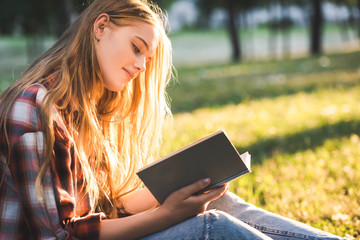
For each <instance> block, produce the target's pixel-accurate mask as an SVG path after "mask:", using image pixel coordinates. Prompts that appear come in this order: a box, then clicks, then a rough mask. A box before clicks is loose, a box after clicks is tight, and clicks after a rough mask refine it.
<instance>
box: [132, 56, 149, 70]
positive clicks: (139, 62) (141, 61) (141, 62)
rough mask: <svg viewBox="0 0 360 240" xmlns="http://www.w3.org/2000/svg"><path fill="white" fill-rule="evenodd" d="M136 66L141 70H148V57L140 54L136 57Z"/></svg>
mask: <svg viewBox="0 0 360 240" xmlns="http://www.w3.org/2000/svg"><path fill="white" fill-rule="evenodd" d="M134 66H135V68H136V69H137V70H139V72H144V71H145V70H146V58H145V57H144V56H139V57H138V58H137V59H136V61H135V63H134Z"/></svg>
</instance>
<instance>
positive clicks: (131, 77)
mask: <svg viewBox="0 0 360 240" xmlns="http://www.w3.org/2000/svg"><path fill="white" fill-rule="evenodd" d="M123 69H124V71H125V72H126V73H127V74H128V75H129V78H130V80H131V79H133V76H132V75H131V73H130V72H129V71H128V70H126V68H123Z"/></svg>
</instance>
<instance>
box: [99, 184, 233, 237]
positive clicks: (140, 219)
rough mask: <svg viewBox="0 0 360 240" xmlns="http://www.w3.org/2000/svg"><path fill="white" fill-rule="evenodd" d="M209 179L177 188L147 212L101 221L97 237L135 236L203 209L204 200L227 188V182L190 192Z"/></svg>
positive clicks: (201, 211) (142, 234) (168, 224)
mask: <svg viewBox="0 0 360 240" xmlns="http://www.w3.org/2000/svg"><path fill="white" fill-rule="evenodd" d="M209 182H210V181H204V180H201V181H198V182H196V183H194V184H191V185H189V186H186V187H184V188H181V189H180V190H178V191H176V192H174V193H172V194H171V195H170V196H169V197H168V198H167V199H166V200H165V202H164V203H163V205H161V206H160V207H158V208H156V209H155V210H153V211H151V212H148V213H141V214H137V215H133V216H130V217H125V218H118V219H109V220H103V221H101V225H100V239H138V238H140V237H143V236H146V235H149V234H152V233H155V232H158V231H161V230H163V229H165V228H168V227H170V226H172V225H174V224H176V223H179V222H181V221H183V220H185V219H187V218H190V217H193V216H196V215H197V214H200V213H203V212H204V211H205V210H206V206H207V204H208V203H209V202H210V201H213V200H215V199H217V198H219V197H221V196H222V195H223V194H225V192H226V191H227V188H228V187H227V186H228V185H222V186H221V187H219V188H215V189H213V190H210V191H208V192H206V193H203V194H200V195H196V196H194V195H193V194H194V193H196V192H198V191H200V190H201V189H203V188H205V187H206V186H207V185H208V184H209Z"/></svg>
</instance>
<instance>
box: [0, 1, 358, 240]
mask: <svg viewBox="0 0 360 240" xmlns="http://www.w3.org/2000/svg"><path fill="white" fill-rule="evenodd" d="M155 2H157V3H158V4H159V6H160V7H161V8H162V9H164V11H166V12H167V13H168V18H169V25H168V30H169V37H170V38H171V40H172V44H173V59H174V65H175V68H176V69H177V81H174V82H173V83H172V84H171V85H170V87H169V89H168V93H169V97H170V99H171V106H172V110H173V113H174V121H173V123H169V125H168V126H167V127H166V129H165V134H164V135H165V136H164V144H163V146H162V148H161V151H160V155H165V154H167V153H169V152H171V151H173V150H176V149H178V148H180V147H182V146H184V145H186V144H188V143H190V142H192V141H194V140H196V139H198V138H200V137H204V136H206V135H207V134H209V133H211V132H213V131H216V130H218V129H224V130H225V131H226V132H227V134H228V136H229V137H230V139H232V141H233V142H234V145H235V147H236V148H237V149H238V150H239V152H244V151H249V152H250V153H251V154H252V159H253V166H252V168H253V172H252V173H251V174H248V175H246V176H243V177H241V178H240V179H237V180H236V181H233V182H232V183H231V185H230V186H231V191H233V192H235V193H236V194H238V195H239V196H241V197H242V198H244V199H245V200H246V201H248V202H251V203H254V204H256V205H257V206H260V207H262V208H264V209H267V210H270V211H273V212H276V213H279V214H281V215H284V216H287V217H291V218H293V219H296V220H299V221H302V222H305V223H308V224H311V225H312V226H315V227H318V228H320V229H323V230H326V231H329V232H332V233H335V234H339V235H343V236H345V235H346V236H347V237H348V238H350V239H357V238H360V161H359V160H360V138H359V130H360V104H359V103H360V85H359V83H360V65H359V60H360V41H359V38H360V0H267V1H265V0H252V1H245V0H157V1H155ZM88 3H89V2H88V1H85V0H62V1H47V0H0V92H1V91H2V90H4V89H6V88H7V87H8V86H9V85H10V84H11V83H12V82H13V81H15V80H16V79H17V78H18V77H19V76H20V74H21V72H23V71H24V70H25V69H26V67H27V66H28V64H29V63H31V62H32V61H33V60H34V59H36V58H37V57H39V56H40V55H41V53H43V52H44V51H45V50H46V49H48V48H49V47H50V46H51V45H52V44H53V43H54V41H55V40H56V38H57V37H58V36H60V34H61V33H62V32H63V31H64V29H65V28H66V26H67V25H68V24H69V23H70V22H72V21H73V20H74V19H75V18H76V17H77V16H78V15H79V14H80V13H81V11H82V10H83V9H84V8H86V6H87V5H88Z"/></svg>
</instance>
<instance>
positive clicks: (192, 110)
mask: <svg viewBox="0 0 360 240" xmlns="http://www.w3.org/2000/svg"><path fill="white" fill-rule="evenodd" d="M359 59H360V52H351V53H345V54H336V55H328V56H322V57H314V58H303V59H294V60H291V61H290V60H283V61H270V62H244V63H241V64H222V65H207V66H200V67H199V66H198V67H183V68H179V69H178V76H179V83H178V84H175V85H173V86H171V87H170V89H169V94H170V96H171V99H172V108H173V110H174V121H173V122H172V123H169V126H167V130H166V131H165V139H164V146H163V148H162V152H161V155H164V154H166V153H169V152H171V151H173V150H176V149H178V148H180V147H182V146H184V145H186V144H188V143H190V142H192V141H194V140H196V139H198V138H200V137H203V136H205V135H207V134H209V133H211V132H213V131H216V130H218V129H224V130H225V131H226V132H227V134H228V135H229V137H230V138H231V139H232V141H233V142H234V144H235V146H236V148H237V149H238V150H239V152H244V151H249V152H250V153H251V154H252V158H253V167H252V170H253V172H252V173H251V174H248V175H245V176H243V177H241V178H239V179H237V180H235V181H233V182H232V183H231V185H230V186H231V191H233V192H235V193H236V194H238V195H239V196H241V197H242V198H244V199H245V200H246V201H248V202H251V203H254V204H256V205H257V206H259V207H262V208H264V209H267V210H270V211H272V212H276V213H278V214H281V215H284V216H287V217H290V218H293V219H296V220H299V221H302V222H305V223H308V224H310V225H312V226H314V227H318V228H320V229H323V230H326V231H329V232H331V233H334V234H339V235H342V236H345V235H346V236H347V237H349V238H358V237H360V175H359V174H358V173H359V172H360V161H359V160H360V137H359V134H360V132H359V130H360V105H359V102H360V84H359V83H360V71H359V69H360V68H359V66H358V62H359V61H358V60H359Z"/></svg>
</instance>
